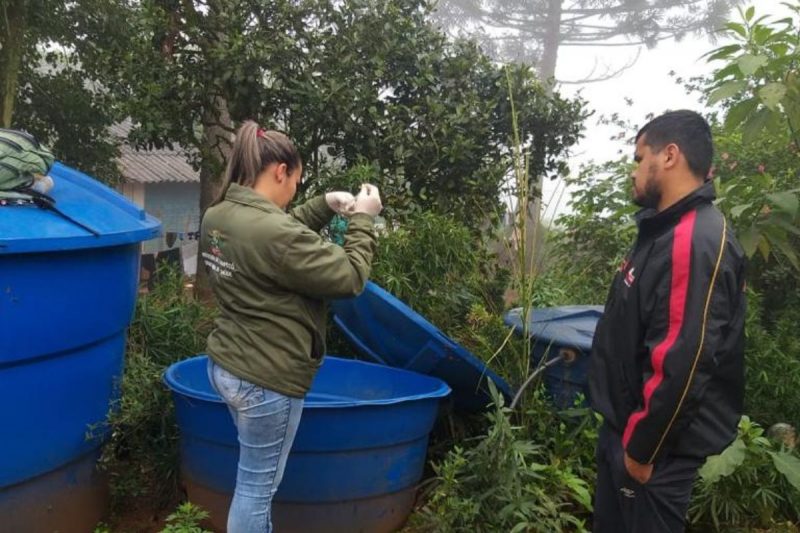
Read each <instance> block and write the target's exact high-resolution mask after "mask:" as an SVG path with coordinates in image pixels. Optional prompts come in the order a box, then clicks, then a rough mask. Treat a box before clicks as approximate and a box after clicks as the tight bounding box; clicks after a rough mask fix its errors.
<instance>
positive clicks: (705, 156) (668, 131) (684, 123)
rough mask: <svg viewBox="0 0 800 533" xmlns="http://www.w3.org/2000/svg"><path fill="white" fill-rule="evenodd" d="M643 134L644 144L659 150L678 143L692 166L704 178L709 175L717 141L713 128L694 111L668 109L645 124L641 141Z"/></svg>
mask: <svg viewBox="0 0 800 533" xmlns="http://www.w3.org/2000/svg"><path fill="white" fill-rule="evenodd" d="M642 135H646V136H645V138H644V144H646V145H647V146H649V147H650V149H651V150H652V151H654V152H660V151H661V150H662V149H663V148H664V147H665V146H667V145H668V144H672V143H674V144H676V145H678V148H680V149H681V152H683V155H684V156H685V157H686V161H687V162H688V163H689V169H690V170H691V171H692V173H693V174H694V175H695V176H697V177H698V178H701V179H706V178H707V177H708V172H709V170H711V158H712V157H713V156H714V144H713V142H712V140H711V127H710V126H709V125H708V122H706V119H704V118H703V117H702V116H700V115H699V114H697V113H695V112H694V111H688V110H685V109H684V110H680V111H669V112H667V113H664V114H663V115H661V116H658V117H656V118H654V119H653V120H651V121H650V122H648V123H647V124H645V125H644V126H643V127H642V129H640V130H639V133H637V134H636V140H637V141H638V140H639V138H640V137H641V136H642Z"/></svg>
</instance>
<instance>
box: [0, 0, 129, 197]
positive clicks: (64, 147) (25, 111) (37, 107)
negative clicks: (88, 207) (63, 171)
mask: <svg viewBox="0 0 800 533" xmlns="http://www.w3.org/2000/svg"><path fill="white" fill-rule="evenodd" d="M122 5H123V4H122V3H121V2H115V1H111V0H86V1H82V2H80V3H77V2H64V1H63V0H34V1H30V0H25V1H20V0H15V1H13V2H8V3H7V5H6V4H4V6H3V9H2V10H0V25H2V27H3V28H7V27H9V25H11V26H14V27H15V29H18V31H17V32H16V34H17V35H18V36H19V40H17V39H16V38H15V37H14V33H15V32H5V31H3V32H0V99H5V98H10V100H9V103H10V104H11V106H10V107H9V109H10V110H11V111H12V112H13V115H12V116H11V117H6V118H9V119H11V122H10V124H11V125H12V126H13V127H15V128H17V129H25V130H27V131H29V132H30V133H32V134H34V135H35V136H36V137H37V138H38V139H39V140H40V141H41V142H43V143H44V144H46V145H47V146H49V147H51V148H52V149H53V152H54V153H55V155H56V156H57V158H58V159H59V160H61V161H63V162H65V163H67V164H70V165H73V166H75V167H77V168H80V169H81V170H83V171H85V172H88V173H90V174H92V175H94V176H96V177H97V178H98V179H101V180H103V181H106V182H113V181H115V180H116V178H117V177H118V175H119V172H118V170H117V168H116V165H115V162H114V158H115V157H116V155H117V149H116V146H115V144H114V141H113V140H112V139H110V138H109V135H108V131H107V128H108V126H110V125H111V124H112V123H113V122H115V121H116V120H118V119H119V118H120V117H119V114H118V113H119V108H118V106H117V105H116V102H117V98H116V95H114V94H111V92H110V91H108V90H107V88H106V87H104V86H103V83H101V81H103V82H104V81H106V80H102V75H101V73H100V72H99V71H98V69H97V68H96V67H97V62H96V56H97V54H96V53H93V51H94V50H97V49H98V48H100V49H102V48H103V47H104V46H105V45H106V44H108V43H111V42H115V40H119V39H120V38H121V36H123V35H124V33H120V32H114V31H113V29H114V28H112V25H113V24H112V23H111V22H109V23H108V24H107V26H106V27H107V28H108V29H109V30H110V31H109V32H108V33H107V34H105V35H95V36H93V37H94V38H92V39H91V40H90V42H87V40H86V39H85V37H86V34H85V31H84V30H85V28H87V27H88V26H91V25H92V24H93V22H92V20H95V21H96V20H106V21H116V23H117V24H118V23H119V22H120V17H118V14H119V13H120V12H121V11H122ZM15 41H16V42H15ZM17 44H18V45H19V46H20V48H21V51H22V54H21V57H19V61H18V62H14V61H12V62H9V63H7V60H8V59H9V58H8V57H7V56H6V55H5V51H6V50H9V51H10V50H12V49H13V48H14V46H15V45H17ZM5 91H9V92H8V93H5V94H4V92H5ZM14 104H15V105H14Z"/></svg>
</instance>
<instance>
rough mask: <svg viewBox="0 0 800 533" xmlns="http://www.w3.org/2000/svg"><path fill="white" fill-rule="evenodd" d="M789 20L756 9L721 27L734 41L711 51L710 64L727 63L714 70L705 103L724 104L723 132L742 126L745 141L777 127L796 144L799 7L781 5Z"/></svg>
mask: <svg viewBox="0 0 800 533" xmlns="http://www.w3.org/2000/svg"><path fill="white" fill-rule="evenodd" d="M784 5H785V6H786V7H788V8H789V9H790V10H791V12H792V16H790V17H787V18H783V19H781V20H773V21H768V20H767V19H768V17H767V16H761V17H758V18H756V17H755V9H754V8H750V9H748V10H747V11H742V10H741V9H740V10H739V15H740V18H741V22H729V23H728V24H726V26H725V28H726V30H727V34H728V36H729V37H731V38H732V39H733V40H734V41H735V42H734V44H728V45H725V46H722V47H720V48H717V49H715V50H712V51H711V52H709V53H708V54H707V56H708V60H709V61H725V62H726V66H725V67H722V68H720V69H718V70H716V71H715V73H714V78H713V85H712V86H711V87H710V88H709V99H708V102H709V104H711V105H713V104H715V103H717V102H725V103H726V104H727V107H728V111H727V113H726V119H725V128H726V129H728V130H731V131H732V130H734V129H736V128H741V131H742V135H743V137H744V141H745V143H748V142H750V141H752V140H755V139H756V138H757V137H758V136H759V135H761V134H762V133H763V132H770V133H771V134H772V133H774V132H775V131H777V130H779V129H781V128H787V127H788V129H789V130H790V131H791V134H792V136H793V137H794V140H795V141H797V140H798V138H797V129H798V127H800V79H799V78H798V74H799V73H800V64H798V62H797V60H798V55H799V54H800V48H798V44H800V41H798V30H797V18H798V16H800V5H798V4H797V3H795V4H789V3H786V4H784Z"/></svg>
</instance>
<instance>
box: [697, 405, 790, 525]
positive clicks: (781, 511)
mask: <svg viewBox="0 0 800 533" xmlns="http://www.w3.org/2000/svg"><path fill="white" fill-rule="evenodd" d="M763 434H764V430H763V429H762V428H761V427H760V426H759V425H758V424H756V423H755V422H752V421H751V420H750V419H749V418H748V417H746V416H745V417H742V420H741V421H740V422H739V435H738V437H737V439H736V440H735V441H734V442H733V444H731V445H730V446H729V447H728V448H727V449H726V450H725V451H724V452H722V454H720V455H715V456H713V457H709V458H708V460H707V461H706V464H705V465H703V467H702V468H701V469H700V475H699V478H698V481H697V484H696V486H695V495H694V498H693V500H692V503H691V506H690V509H689V516H690V520H691V523H692V525H693V527H694V528H697V531H709V530H712V529H713V530H714V531H731V530H734V529H739V528H741V529H747V530H751V529H753V528H770V529H771V528H776V529H777V528H780V527H784V528H786V529H785V530H791V529H789V527H787V523H788V526H791V524H792V523H796V522H798V521H800V456H798V454H797V452H795V451H789V450H786V449H782V448H781V447H780V446H779V445H776V444H775V443H773V442H770V441H769V440H768V439H767V438H766V437H764V435H763ZM771 530H772V529H771ZM795 530H796V529H795Z"/></svg>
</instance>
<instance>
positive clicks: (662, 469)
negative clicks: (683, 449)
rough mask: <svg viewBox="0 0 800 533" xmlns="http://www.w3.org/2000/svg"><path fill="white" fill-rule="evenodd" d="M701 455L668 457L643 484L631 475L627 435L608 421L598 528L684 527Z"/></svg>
mask: <svg viewBox="0 0 800 533" xmlns="http://www.w3.org/2000/svg"><path fill="white" fill-rule="evenodd" d="M702 463H703V461H701V460H700V459H692V458H686V457H669V456H667V457H664V458H662V459H659V460H658V461H656V463H655V465H654V466H653V475H652V477H651V478H650V480H649V481H648V482H647V483H645V484H644V485H642V484H641V483H639V482H637V481H636V480H634V479H633V478H631V477H630V476H629V475H628V471H627V470H626V469H625V463H624V450H623V447H622V437H621V436H620V435H619V434H618V433H616V432H615V431H614V430H612V429H611V428H609V427H608V426H606V425H605V424H604V425H603V426H602V427H601V428H600V435H599V439H598V442H597V489H596V491H595V502H594V527H593V528H592V531H594V533H625V532H630V533H650V532H658V533H661V532H664V533H674V532H682V531H683V530H684V528H685V523H686V510H687V508H688V507H689V498H690V497H691V495H692V485H693V484H694V480H695V478H696V477H697V470H698V469H699V468H700V466H701V465H702Z"/></svg>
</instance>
